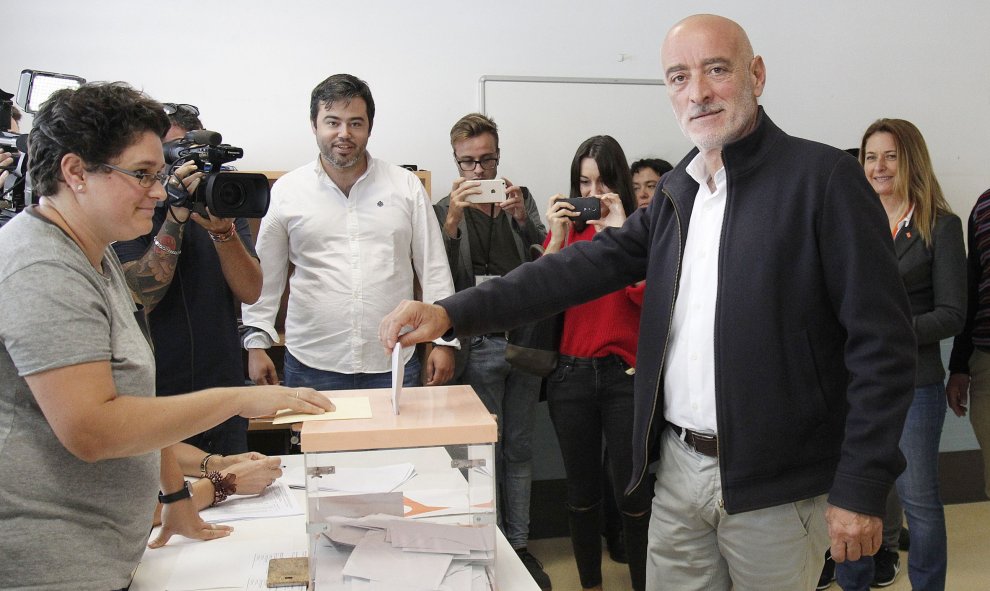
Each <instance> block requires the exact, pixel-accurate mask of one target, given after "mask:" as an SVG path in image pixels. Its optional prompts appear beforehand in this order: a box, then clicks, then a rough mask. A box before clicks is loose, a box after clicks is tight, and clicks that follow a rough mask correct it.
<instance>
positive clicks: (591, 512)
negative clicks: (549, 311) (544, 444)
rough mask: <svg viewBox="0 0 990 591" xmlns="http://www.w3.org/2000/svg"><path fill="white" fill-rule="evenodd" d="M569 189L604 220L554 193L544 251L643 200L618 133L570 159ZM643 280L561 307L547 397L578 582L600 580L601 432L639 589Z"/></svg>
mask: <svg viewBox="0 0 990 591" xmlns="http://www.w3.org/2000/svg"><path fill="white" fill-rule="evenodd" d="M570 196H571V197H597V198H598V199H599V201H600V204H601V213H602V215H601V219H598V220H592V221H589V222H587V223H585V222H583V221H580V220H578V219H577V218H578V215H579V214H578V212H577V211H576V209H575V208H574V206H573V205H572V204H570V203H568V202H567V201H564V196H563V195H554V196H553V197H551V198H550V206H549V209H548V212H547V219H548V221H549V222H550V234H549V235H548V236H547V239H546V242H545V243H544V249H545V256H546V255H550V256H552V255H553V254H554V253H556V252H560V250H561V249H563V248H566V247H567V246H568V245H570V244H573V243H575V242H579V241H581V240H591V239H592V238H593V237H594V236H595V234H597V233H598V232H601V231H604V230H606V228H609V227H619V226H621V225H622V224H623V223H624V222H625V220H626V216H627V215H628V214H631V213H632V212H633V211H635V209H636V198H635V196H634V195H633V191H632V175H631V173H630V172H629V164H628V163H627V161H626V156H625V153H624V152H623V151H622V147H621V146H619V144H618V142H616V141H615V140H614V139H613V138H612V137H610V136H607V135H603V136H595V137H592V138H589V139H588V140H586V141H585V142H584V143H582V144H581V146H580V147H579V148H578V150H577V153H576V154H575V155H574V160H573V162H572V163H571V192H570ZM642 303H643V285H642V284H640V285H636V286H630V287H626V288H624V289H621V290H619V291H616V292H613V293H610V294H608V295H606V296H603V297H601V298H598V299H597V300H593V301H590V302H587V303H585V304H581V305H580V306H575V307H573V308H570V309H568V310H567V311H565V312H564V323H563V331H562V334H561V339H560V349H559V352H560V357H559V362H558V365H557V369H556V370H554V372H553V373H552V374H551V375H550V377H549V378H548V381H547V400H548V402H549V406H550V419H551V420H552V421H553V425H554V429H555V430H556V432H557V439H558V441H559V442H560V450H561V453H562V455H563V458H564V469H565V471H566V472H567V509H568V522H569V525H570V530H571V544H572V545H573V548H574V558H575V560H576V561H577V567H578V574H579V576H580V578H581V586H582V587H584V588H585V589H601V588H602V573H601V538H600V537H599V532H600V531H601V525H600V521H601V517H600V515H601V504H602V480H603V478H604V470H603V466H602V462H601V454H602V437H604V441H605V443H606V444H607V446H608V456H609V457H608V459H609V467H610V469H611V472H612V477H613V478H612V481H613V483H614V487H613V493H614V495H615V499H616V502H617V503H618V506H619V508H620V509H621V511H622V524H623V531H624V536H625V543H626V551H627V553H628V557H629V573H630V575H631V577H632V584H633V588H634V589H637V590H641V589H643V588H644V587H645V578H646V572H645V569H646V534H647V528H648V524H649V516H650V501H651V498H650V495H651V490H647V489H646V487H640V488H641V489H642V490H641V491H640V492H639V493H637V494H635V495H634V496H630V497H625V496H624V494H623V487H624V486H625V484H626V483H627V482H629V478H630V471H631V467H632V461H631V454H632V425H633V374H634V373H635V369H634V368H635V364H636V345H637V342H638V340H639V315H640V310H641V307H642Z"/></svg>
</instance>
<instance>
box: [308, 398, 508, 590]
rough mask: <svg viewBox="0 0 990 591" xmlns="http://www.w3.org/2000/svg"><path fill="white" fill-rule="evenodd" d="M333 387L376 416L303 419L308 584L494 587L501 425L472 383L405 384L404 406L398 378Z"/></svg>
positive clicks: (330, 586)
mask: <svg viewBox="0 0 990 591" xmlns="http://www.w3.org/2000/svg"><path fill="white" fill-rule="evenodd" d="M330 395H331V397H332V398H333V399H334V400H335V401H337V400H342V399H344V398H356V399H362V398H367V399H368V400H367V406H363V405H364V404H365V401H364V400H354V401H348V404H338V407H339V408H341V409H342V410H343V407H344V406H347V407H348V408H349V409H350V410H349V412H351V413H356V416H367V414H366V413H365V414H362V413H361V411H359V410H358V411H355V410H354V409H355V408H362V407H363V408H365V409H366V410H367V409H368V407H370V415H371V416H370V418H348V419H340V420H314V421H308V422H306V423H305V424H304V425H303V429H302V438H301V446H302V451H303V453H304V454H305V462H306V505H307V520H306V523H307V532H308V534H309V539H310V543H309V575H310V587H309V588H310V589H311V590H318V591H329V590H333V591H338V590H339V591H344V590H352V589H403V590H406V589H408V590H410V591H412V590H416V591H419V590H424V591H425V590H428V589H430V590H435V589H444V590H450V591H459V590H464V591H473V590H475V589H485V590H488V589H493V588H496V586H495V580H494V572H495V569H494V563H495V528H496V515H495V464H494V443H495V440H496V438H497V427H496V424H495V420H494V418H493V417H492V416H491V415H490V414H489V413H488V411H487V409H485V406H484V404H482V402H481V400H479V399H478V396H477V395H476V394H475V393H474V390H473V389H472V388H471V387H469V386H442V387H430V388H405V389H403V390H402V394H401V401H400V407H399V410H400V412H399V414H395V413H394V412H393V405H392V391H391V390H389V389H380V390H347V391H334V392H332V393H330ZM352 403H357V404H352ZM350 416H355V414H351V415H350Z"/></svg>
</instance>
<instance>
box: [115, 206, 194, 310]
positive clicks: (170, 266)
mask: <svg viewBox="0 0 990 591" xmlns="http://www.w3.org/2000/svg"><path fill="white" fill-rule="evenodd" d="M181 249H182V225H180V224H177V223H175V222H174V221H172V220H170V219H166V220H165V222H164V223H163V224H162V227H161V229H160V230H159V231H158V234H157V235H155V241H153V242H152V243H151V246H149V247H148V250H147V252H145V253H144V256H142V257H141V258H140V259H138V260H136V261H132V262H130V263H127V264H125V265H124V275H125V277H126V278H127V284H128V285H129V286H130V288H131V293H132V295H133V297H134V301H136V302H140V303H142V304H144V308H145V312H146V313H150V312H151V311H152V310H154V309H155V306H157V305H158V302H160V301H162V298H163V297H165V292H166V291H168V286H169V285H170V284H171V283H172V276H173V275H174V274H175V266H176V264H177V263H178V259H179V256H178V254H177V253H178V252H179V251H180V250H181ZM169 251H171V252H169Z"/></svg>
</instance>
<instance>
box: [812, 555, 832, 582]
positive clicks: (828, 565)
mask: <svg viewBox="0 0 990 591" xmlns="http://www.w3.org/2000/svg"><path fill="white" fill-rule="evenodd" d="M834 580H835V561H834V560H832V551H831V550H826V551H825V566H823V567H822V576H820V577H818V586H817V587H815V589H816V590H817V591H821V590H822V589H828V588H829V587H831V586H832V581H834Z"/></svg>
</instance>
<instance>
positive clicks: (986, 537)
mask: <svg viewBox="0 0 990 591" xmlns="http://www.w3.org/2000/svg"><path fill="white" fill-rule="evenodd" d="M945 517H946V526H947V528H948V534H949V575H948V580H947V581H946V589H951V590H952V591H988V590H990V501H986V502H982V503H967V504H959V505H949V506H947V507H946V508H945ZM529 549H530V552H532V553H533V555H534V556H536V557H537V558H539V559H540V561H542V562H543V565H544V566H545V567H546V571H547V573H548V574H549V575H550V579H551V580H552V581H553V588H554V591H580V589H581V585H580V584H579V582H578V577H577V569H576V568H575V566H574V559H573V558H572V556H571V544H570V540H569V539H568V538H550V539H546V540H533V541H531V542H530V544H529ZM901 565H902V569H901V572H900V574H899V575H897V579H896V580H895V582H894V584H893V585H891V586H889V587H887V588H886V589H888V590H889V591H910V589H911V583H910V582H909V581H908V576H907V569H906V568H904V567H905V566H906V565H907V553H905V552H901ZM602 573H603V576H604V578H605V584H604V588H605V591H622V590H625V589H629V588H630V586H629V570H628V569H627V567H626V565H624V564H617V563H615V562H612V561H611V560H610V559H609V558H608V553H605V557H604V559H603V560H602ZM831 589H835V590H838V586H837V585H835V584H833V585H832V587H831Z"/></svg>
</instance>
